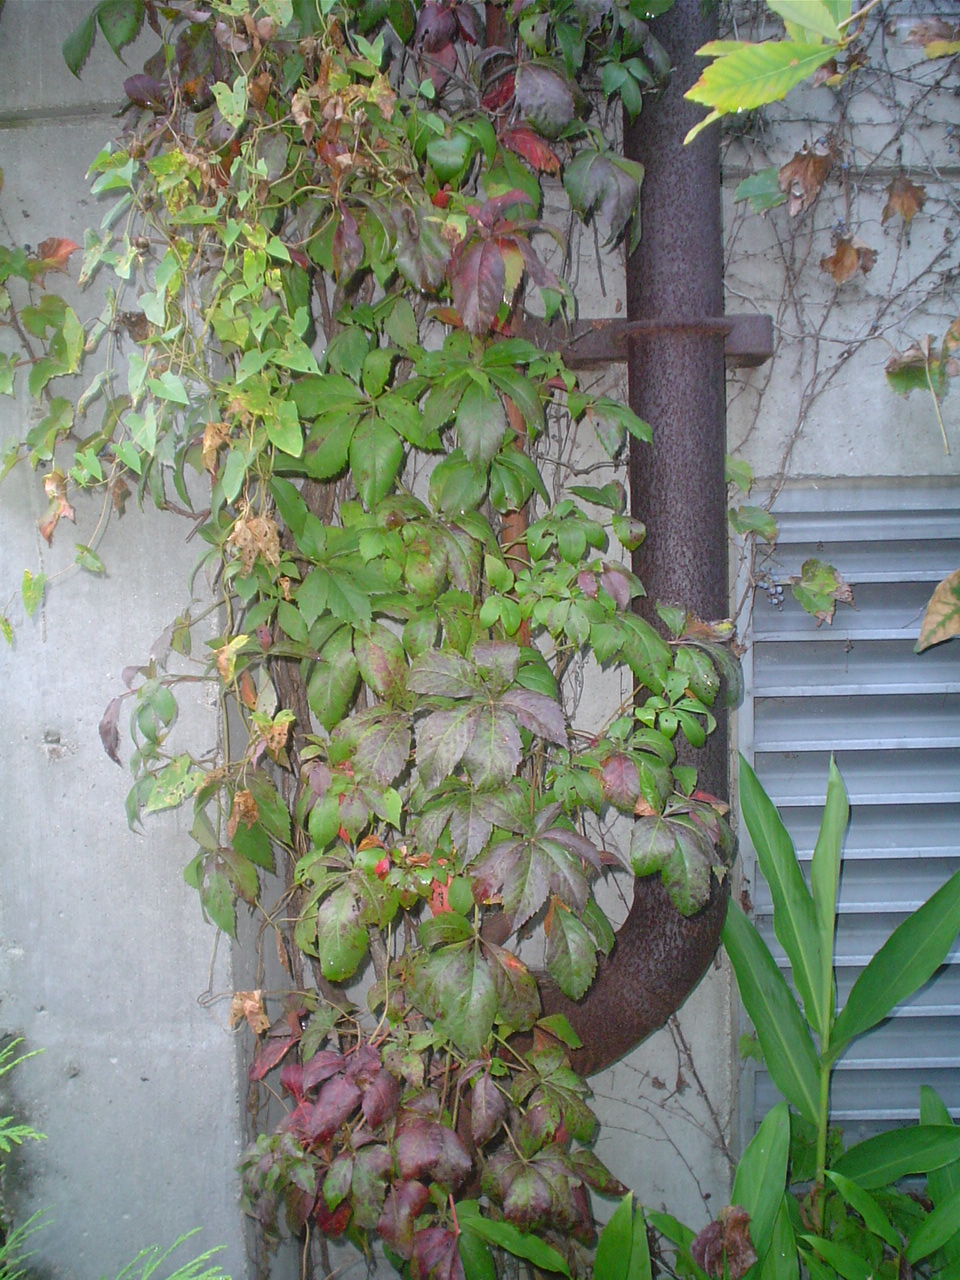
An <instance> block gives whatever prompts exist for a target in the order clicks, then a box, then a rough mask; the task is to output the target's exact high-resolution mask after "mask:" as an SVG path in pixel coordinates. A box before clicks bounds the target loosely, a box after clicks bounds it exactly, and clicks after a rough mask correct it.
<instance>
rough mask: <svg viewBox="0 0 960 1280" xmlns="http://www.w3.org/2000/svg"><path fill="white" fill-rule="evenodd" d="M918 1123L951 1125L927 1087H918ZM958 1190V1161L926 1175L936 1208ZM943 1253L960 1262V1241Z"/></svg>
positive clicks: (959, 1176) (943, 1106)
mask: <svg viewBox="0 0 960 1280" xmlns="http://www.w3.org/2000/svg"><path fill="white" fill-rule="evenodd" d="M920 1123H921V1124H943V1125H952V1124H953V1118H952V1117H951V1115H950V1112H949V1111H948V1110H947V1108H946V1106H945V1104H944V1102H943V1100H942V1098H941V1097H940V1096H939V1094H938V1093H937V1091H936V1090H935V1089H931V1088H930V1086H929V1085H921V1086H920ZM958 1189H960V1160H957V1161H954V1162H953V1163H952V1164H945V1165H944V1166H943V1167H942V1168H940V1169H932V1170H931V1171H930V1173H929V1174H928V1175H927V1191H928V1192H929V1195H930V1199H931V1200H932V1201H933V1203H934V1204H935V1205H937V1206H939V1205H941V1204H943V1202H944V1201H945V1200H946V1199H947V1198H948V1196H951V1195H953V1193H954V1192H955V1191H957V1190H958ZM945 1252H946V1256H947V1257H948V1258H949V1259H950V1261H951V1262H960V1240H953V1241H951V1242H949V1243H948V1244H947V1246H946V1250H945Z"/></svg>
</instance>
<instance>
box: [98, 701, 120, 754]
mask: <svg viewBox="0 0 960 1280" xmlns="http://www.w3.org/2000/svg"><path fill="white" fill-rule="evenodd" d="M119 714H120V699H119V698H114V699H113V701H112V702H111V703H110V704H109V706H108V707H107V709H106V711H105V712H104V713H103V717H102V718H101V720H100V724H99V730H100V741H101V742H102V743H103V749H104V751H105V752H106V753H107V755H108V756H109V757H110V759H111V760H112V761H113V763H114V764H120V763H121V761H120V756H119V755H118V749H119V747H120V731H119V730H118V729H117V717H118V716H119Z"/></svg>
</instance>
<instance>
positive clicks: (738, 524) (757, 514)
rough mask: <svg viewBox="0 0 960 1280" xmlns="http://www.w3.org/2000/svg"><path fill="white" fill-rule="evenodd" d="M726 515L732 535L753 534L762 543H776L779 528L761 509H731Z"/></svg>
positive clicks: (767, 513)
mask: <svg viewBox="0 0 960 1280" xmlns="http://www.w3.org/2000/svg"><path fill="white" fill-rule="evenodd" d="M727 514H728V516H729V519H730V525H731V527H732V529H733V531H734V533H740V534H747V533H755V534H756V535H757V536H758V537H760V538H763V540H764V542H769V543H771V545H772V544H773V543H774V542H776V540H777V537H778V535H779V533H780V527H779V525H778V524H777V522H776V520H775V519H774V517H773V516H772V515H771V514H770V512H769V511H766V510H765V509H764V508H763V507H731V508H730V510H729V512H728V513H727Z"/></svg>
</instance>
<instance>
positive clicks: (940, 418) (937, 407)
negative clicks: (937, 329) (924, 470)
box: [923, 342, 950, 457]
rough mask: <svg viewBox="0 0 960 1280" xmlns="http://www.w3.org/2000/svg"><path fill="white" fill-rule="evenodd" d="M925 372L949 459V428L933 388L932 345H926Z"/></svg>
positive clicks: (924, 356)
mask: <svg viewBox="0 0 960 1280" xmlns="http://www.w3.org/2000/svg"><path fill="white" fill-rule="evenodd" d="M923 372H924V373H925V374H926V375H927V386H928V387H929V388H930V395H931V396H932V397H933V409H934V412H935V413H936V415H937V422H939V424H940V434H941V436H943V448H944V452H945V453H946V455H947V457H949V456H950V441H949V440H948V439H947V428H946V425H945V424H944V421H943V414H942V413H941V412H940V397H939V396H938V395H937V393H936V391H935V390H934V387H933V379H932V378H931V377H930V344H929V342H925V343H924V351H923Z"/></svg>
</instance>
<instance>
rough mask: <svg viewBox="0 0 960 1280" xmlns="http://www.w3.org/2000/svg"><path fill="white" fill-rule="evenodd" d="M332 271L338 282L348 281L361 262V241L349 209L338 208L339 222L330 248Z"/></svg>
mask: <svg viewBox="0 0 960 1280" xmlns="http://www.w3.org/2000/svg"><path fill="white" fill-rule="evenodd" d="M331 252H332V255H333V269H334V272H335V273H336V277H337V279H338V280H349V279H350V277H351V276H352V275H353V273H354V272H355V271H356V270H357V268H358V267H359V266H360V263H361V262H363V252H364V249H363V241H362V240H361V239H360V232H359V229H358V227H357V220H356V218H355V217H354V216H353V214H352V213H351V212H350V210H349V209H344V208H343V206H342V205H341V206H340V221H339V222H338V223H337V229H336V231H334V233H333V244H332V246H331Z"/></svg>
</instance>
